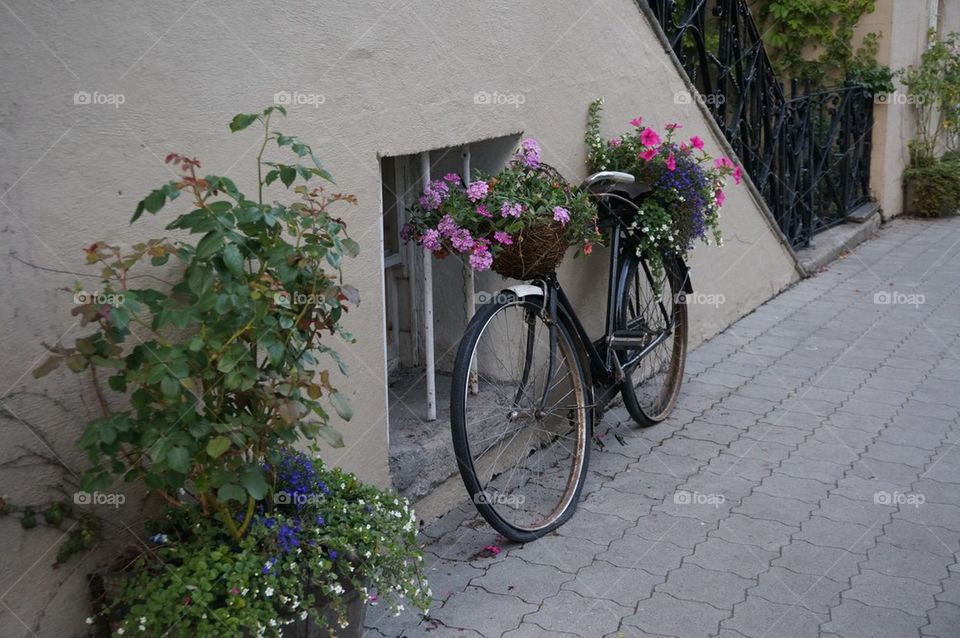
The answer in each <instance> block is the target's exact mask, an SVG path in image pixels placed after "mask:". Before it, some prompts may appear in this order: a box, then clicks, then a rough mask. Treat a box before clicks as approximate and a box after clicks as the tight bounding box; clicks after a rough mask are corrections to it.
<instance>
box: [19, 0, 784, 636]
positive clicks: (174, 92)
mask: <svg viewBox="0 0 960 638" xmlns="http://www.w3.org/2000/svg"><path fill="white" fill-rule="evenodd" d="M7 13H10V14H15V15H16V19H14V17H13V15H7V17H6V18H5V19H4V20H2V21H0V52H2V55H3V59H4V65H3V67H2V82H0V139H2V142H0V144H2V148H3V151H4V152H3V154H2V157H0V193H2V197H0V204H2V205H0V232H2V235H0V236H2V238H3V244H2V251H0V265H2V270H3V278H2V283H0V301H2V303H0V326H3V332H2V343H3V346H2V347H3V350H2V354H3V367H2V369H0V392H2V393H3V394H2V395H0V397H2V400H3V404H4V406H6V407H5V410H4V412H3V414H2V418H0V427H2V430H0V441H2V445H0V481H2V485H3V487H2V488H0V494H6V495H7V497H8V498H9V499H10V500H11V501H15V502H17V503H22V504H30V503H38V502H42V501H44V500H46V499H49V498H54V497H56V495H57V494H58V489H59V490H62V491H63V492H64V493H67V494H69V493H71V492H72V491H73V488H72V487H70V486H69V485H68V484H67V480H68V479H69V478H71V477H72V476H74V475H75V474H78V473H80V472H81V471H82V469H83V467H84V460H83V459H82V458H81V457H80V456H79V455H78V454H77V451H76V449H75V446H74V440H75V439H76V437H77V434H78V432H79V431H80V428H81V425H82V423H84V422H85V421H86V420H88V419H90V418H91V417H93V416H94V415H95V409H94V408H95V405H94V401H92V400H91V393H90V388H89V384H88V381H87V380H86V379H85V378H78V377H75V376H72V375H69V374H66V373H62V372H58V373H55V374H52V375H50V376H49V377H47V378H46V379H44V380H42V381H40V382H36V381H33V380H32V378H31V377H30V376H29V374H28V372H29V370H30V369H31V367H33V366H34V365H35V364H36V363H37V362H38V361H39V360H40V359H41V358H42V357H43V349H42V347H41V345H40V344H41V342H42V341H47V342H53V341H56V340H57V339H58V338H61V337H62V338H63V339H65V340H67V341H69V340H71V338H72V337H74V336H76V335H77V334H78V332H82V331H80V330H78V328H77V327H76V326H75V325H73V324H72V322H71V317H70V315H69V311H70V308H71V295H69V294H67V293H65V292H61V291H59V290H58V289H59V288H61V287H64V286H70V285H72V284H73V282H74V280H75V279H77V278H78V277H88V276H89V274H90V271H89V270H88V269H87V268H86V267H84V265H83V259H82V253H81V248H82V247H83V246H84V245H86V244H88V243H90V242H91V241H93V240H97V239H101V238H108V239H111V240H113V241H117V242H125V243H128V244H129V243H134V242H135V241H137V240H138V239H140V238H141V237H143V236H145V235H146V236H153V235H159V234H160V233H161V232H162V231H161V228H162V225H163V224H164V223H165V222H166V221H168V220H169V219H170V218H171V214H172V212H173V211H169V212H164V213H162V214H161V215H160V216H159V217H157V218H152V217H150V218H147V219H145V220H144V222H142V223H138V224H137V225H135V226H132V227H131V226H129V225H128V219H129V216H130V213H131V211H132V210H133V207H134V205H135V203H136V201H137V200H138V199H139V198H141V197H142V196H143V195H144V194H145V193H146V192H147V191H148V190H149V189H150V188H152V187H153V186H155V185H157V184H159V183H161V182H163V181H165V180H166V179H168V178H169V176H170V175H169V173H168V172H167V169H166V168H165V167H164V165H163V163H162V161H161V159H160V158H162V157H163V156H164V155H165V154H166V153H167V152H170V151H180V152H184V153H189V154H192V155H196V156H197V157H199V158H200V159H201V160H202V161H203V167H204V170H205V171H208V172H211V173H220V174H222V173H229V174H232V175H234V176H236V177H237V181H238V183H241V184H242V186H243V187H245V188H247V189H250V188H252V184H253V180H254V173H253V172H252V161H253V156H254V154H255V149H254V145H255V144H256V142H257V140H256V136H255V135H254V134H252V133H244V134H238V135H231V134H229V133H228V131H227V127H226V123H227V121H228V120H229V119H230V117H231V116H232V115H233V114H235V113H237V112H246V111H255V110H258V109H260V108H263V107H264V106H265V105H268V104H270V103H271V102H272V100H273V95H274V93H275V92H277V91H281V90H287V91H299V92H302V93H317V94H322V95H323V96H324V98H325V101H324V104H322V105H320V106H319V107H318V108H313V107H311V106H299V107H294V108H291V113H290V117H289V118H288V119H287V121H285V122H283V123H282V125H281V129H280V130H282V131H284V132H289V133H293V134H298V135H301V136H303V137H304V138H305V139H306V140H308V141H309V142H311V143H313V145H314V147H315V148H316V150H317V152H318V154H319V156H320V157H321V158H322V159H323V161H324V162H325V163H326V164H327V166H329V167H330V168H331V170H332V171H333V172H334V174H335V175H336V177H337V180H338V184H339V186H340V187H341V188H342V189H344V190H345V191H350V192H354V193H356V194H357V195H358V196H359V198H360V202H361V204H360V206H359V208H357V209H356V210H353V211H351V212H349V213H348V214H347V216H346V219H347V221H348V223H349V227H350V232H351V233H352V235H353V236H354V237H355V238H356V239H357V240H358V241H359V242H360V244H361V246H362V248H363V253H362V255H361V257H360V258H359V259H357V260H356V261H354V262H352V263H350V264H348V265H347V268H346V276H347V278H348V279H349V280H350V281H351V282H352V283H353V284H354V285H356V286H357V287H358V288H359V289H360V290H361V293H362V296H363V302H362V305H361V307H360V310H359V311H358V312H351V313H350V315H349V318H348V321H347V323H348V325H349V328H350V329H351V330H352V331H353V332H354V333H355V334H356V335H357V336H358V343H357V344H356V345H355V346H351V347H347V346H343V347H341V348H340V349H341V351H342V352H344V353H345V356H346V358H347V360H348V362H349V363H350V364H351V367H352V369H353V375H352V377H351V379H350V381H349V383H348V384H346V383H345V384H343V385H344V386H345V387H346V388H348V393H349V394H350V395H352V397H353V399H354V402H355V404H356V417H355V418H354V420H353V422H352V423H350V424H347V425H344V426H343V428H342V429H343V432H344V434H345V438H346V441H347V447H346V448H345V449H343V450H334V451H332V452H331V453H330V455H329V456H330V459H331V460H332V461H334V462H337V463H340V464H342V465H343V466H345V467H346V468H348V469H350V470H355V471H357V472H359V473H360V474H361V475H362V476H363V478H365V479H367V480H369V481H373V482H375V483H378V484H381V485H385V484H388V472H387V423H386V402H385V387H384V344H383V338H382V335H383V320H382V315H383V312H382V292H381V290H382V270H381V260H380V241H381V238H380V219H379V173H378V171H379V165H378V157H379V156H382V155H397V154H404V153H414V152H418V151H421V150H424V149H429V148H436V147H442V146H448V145H453V144H458V143H462V142H466V141H471V140H479V139H484V138H489V137H493V136H499V135H506V134H510V133H514V132H516V131H518V130H523V131H525V132H526V133H527V134H529V135H533V136H535V137H537V138H538V139H539V140H540V141H541V143H542V144H543V147H544V157H545V159H546V160H547V161H549V162H551V163H553V164H555V165H556V166H557V167H558V168H560V169H561V171H562V172H564V173H565V174H566V175H567V176H568V177H569V178H571V179H577V178H579V177H581V176H582V175H583V148H582V141H581V139H582V131H583V122H584V115H585V112H586V108H587V104H588V103H589V101H590V100H591V99H592V98H593V97H595V96H598V95H603V96H605V97H606V100H607V110H606V115H607V119H606V123H607V124H606V128H607V131H608V132H609V133H610V134H611V135H612V134H614V133H616V132H619V131H621V130H623V129H624V128H626V122H627V120H628V119H630V118H631V117H633V116H635V115H643V116H644V117H645V118H647V121H649V122H652V123H656V124H658V125H661V126H662V124H663V123H664V122H667V121H672V120H680V121H682V122H685V123H686V126H687V127H686V128H685V129H684V133H686V134H691V135H692V134H699V135H701V136H704V137H706V138H707V139H708V140H711V141H710V142H709V146H710V148H711V150H714V151H716V149H717V142H716V140H715V138H713V137H712V136H711V135H710V129H709V128H708V127H707V125H706V121H705V120H704V119H703V117H702V115H701V113H700V111H699V110H698V109H697V108H696V107H695V106H691V105H677V104H675V103H674V99H673V95H674V93H675V92H676V91H679V90H682V89H683V83H682V82H681V80H680V79H679V77H678V76H677V75H676V73H675V70H674V68H673V67H672V66H671V64H670V62H669V61H668V59H667V58H666V56H665V55H663V53H662V52H661V51H660V50H659V48H658V44H657V40H656V38H655V37H654V36H653V34H652V32H651V31H650V30H649V27H648V26H647V25H646V24H645V22H644V21H643V19H642V17H641V14H640V13H639V11H638V10H637V7H636V6H635V5H634V4H633V3H632V2H630V1H629V0H611V1H609V2H606V3H601V4H598V5H595V6H593V7H592V8H590V9H587V8H583V7H580V6H579V5H577V6H573V5H571V6H570V8H568V9H562V8H559V5H557V4H556V3H551V2H546V1H545V0H541V1H539V2H522V3H517V2H510V1H508V0H499V1H496V2H484V3H448V2H440V1H439V0H428V1H424V2H409V3H397V4H394V3H386V2H352V3H351V2H346V3H323V4H322V5H318V4H317V3H307V2H281V3H272V4H264V3H250V2H226V1H224V0H211V1H210V2H191V1H187V0H182V1H179V0H175V1H170V2H162V3H158V2H127V3H119V4H118V3H100V2H94V1H92V0H82V1H78V2H70V3H59V2H52V0H41V1H40V2H29V1H27V0H14V1H12V2H10V3H9V10H8V11H7ZM77 91H88V92H91V93H92V92H94V91H98V92H100V93H104V94H110V93H114V94H122V95H123V96H124V100H125V101H124V103H123V105H122V106H120V107H119V108H113V107H112V106H107V105H100V106H96V105H88V106H83V105H75V104H74V103H73V96H74V93H75V92H77ZM478 91H487V92H490V93H493V92H499V93H501V94H516V95H522V96H523V98H524V103H523V104H522V105H521V106H519V107H518V108H515V107H514V106H508V105H501V106H486V105H478V104H475V103H474V95H475V93H477V92H478ZM723 228H724V232H725V234H726V237H727V244H726V246H725V247H724V248H723V249H717V248H700V249H698V250H697V251H696V253H695V254H694V256H693V262H692V265H693V278H694V283H695V285H696V287H697V289H698V290H700V291H703V292H705V293H713V294H722V295H724V296H725V297H726V300H727V302H726V303H725V304H724V305H722V306H720V307H719V308H717V309H714V308H711V307H707V306H704V307H697V308H694V309H693V311H692V315H693V326H692V328H693V330H692V333H693V341H694V342H698V341H700V340H701V339H702V338H704V337H708V336H710V335H713V334H715V333H716V332H718V331H719V330H721V329H723V328H724V327H725V326H726V325H728V324H729V323H730V322H731V321H732V320H734V319H736V318H737V317H739V316H741V315H743V314H744V313H746V312H749V311H750V310H751V309H753V308H754V307H755V306H757V305H758V304H759V303H761V302H762V301H764V300H766V299H767V298H769V297H770V296H772V295H773V294H775V293H776V292H777V291H779V290H780V289H782V288H783V287H784V286H786V285H788V284H789V283H791V282H793V281H795V280H796V279H797V277H798V275H797V271H796V269H795V265H794V261H793V258H792V257H791V255H790V254H789V252H788V250H786V249H785V248H784V247H783V246H782V245H781V244H780V243H779V242H778V240H777V237H776V234H775V232H774V231H773V230H772V229H771V227H770V225H769V224H768V222H767V221H766V219H765V218H764V217H763V215H762V213H761V212H760V209H759V208H758V206H757V203H756V202H755V201H754V200H753V199H752V197H751V196H750V193H749V191H748V190H747V189H746V188H745V187H740V188H735V189H732V190H731V192H730V193H729V197H728V203H727V205H726V207H725V209H724V213H723ZM598 272H600V271H598V270H591V266H589V265H587V264H586V263H585V262H573V263H571V264H570V265H568V266H567V267H565V271H564V277H567V278H568V279H569V280H571V282H572V283H571V285H570V290H571V293H572V296H576V295H579V294H581V293H583V294H584V295H586V294H587V293H589V292H590V291H591V289H596V288H597V286H596V284H595V281H596V277H597V273H598ZM94 281H95V280H94ZM584 298H589V297H584ZM587 309H589V308H587ZM30 453H37V454H42V455H44V456H45V457H47V459H48V461H47V462H43V463H40V464H36V463H33V461H35V460H36V458H35V457H24V458H20V457H21V455H23V454H30ZM135 497H136V494H134V493H129V498H128V504H127V505H126V506H125V507H123V508H121V509H119V510H117V511H113V510H101V511H99V513H100V514H102V515H103V517H104V519H105V521H106V525H107V537H108V539H109V538H113V539H119V540H115V541H113V542H107V543H104V544H103V545H102V546H101V547H99V548H98V550H97V551H96V552H93V553H91V554H89V555H87V556H85V557H81V558H75V559H73V561H71V562H70V563H68V564H67V565H65V566H64V567H63V568H61V569H60V570H56V571H55V570H52V569H51V567H50V565H51V563H52V562H53V555H54V553H55V547H56V541H57V540H58V537H59V533H57V532H54V531H51V530H35V531H33V532H31V533H22V532H21V530H20V529H19V526H18V525H17V524H16V523H15V522H14V521H12V520H10V519H0V539H2V544H3V547H4V551H3V552H2V554H0V556H2V557H0V603H2V604H0V636H4V637H6V636H26V635H34V634H36V635H39V636H43V637H44V638H46V637H48V636H49V637H57V638H61V637H63V636H72V635H79V634H80V633H81V632H82V627H81V625H82V618H83V616H84V615H85V612H86V608H87V599H86V594H85V587H84V575H85V574H86V573H87V572H89V571H91V570H93V569H95V568H96V565H97V561H99V560H102V559H103V558H104V556H107V555H109V553H110V552H112V551H114V550H115V549H116V547H117V546H118V545H117V543H118V542H122V543H128V542H133V541H134V540H135V539H134V538H133V537H131V536H130V535H129V533H128V532H125V531H123V526H122V524H126V523H129V524H131V525H132V526H133V529H137V527H136V523H137V520H138V519H139V518H140V512H139V509H138V507H137V505H136V503H137V499H136V498H135Z"/></svg>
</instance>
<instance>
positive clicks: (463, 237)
mask: <svg viewBox="0 0 960 638" xmlns="http://www.w3.org/2000/svg"><path fill="white" fill-rule="evenodd" d="M450 243H451V244H453V247H454V248H456V249H457V250H459V251H460V252H462V253H463V252H466V251H468V250H470V249H471V248H473V236H472V235H470V231H469V230H467V229H466V228H460V229H458V230H457V232H455V233H454V234H453V237H451V238H450Z"/></svg>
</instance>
